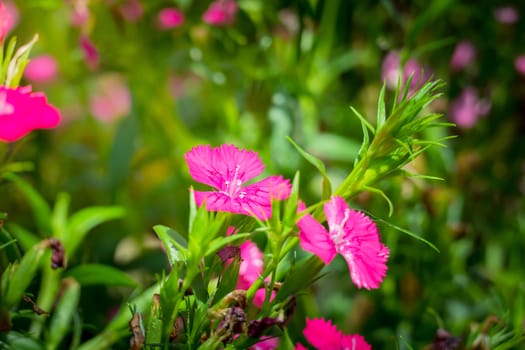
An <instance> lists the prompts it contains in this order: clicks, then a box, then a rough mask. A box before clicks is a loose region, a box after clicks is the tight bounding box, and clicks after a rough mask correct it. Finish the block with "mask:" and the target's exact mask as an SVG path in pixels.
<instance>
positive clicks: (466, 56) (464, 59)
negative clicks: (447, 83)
mask: <svg viewBox="0 0 525 350" xmlns="http://www.w3.org/2000/svg"><path fill="white" fill-rule="evenodd" d="M475 59H476V47H475V46H474V44H472V43H471V42H470V41H460V42H459V43H457V45H456V48H455V49H454V53H453V54H452V58H451V59H450V68H451V69H452V70H454V71H458V70H462V69H464V68H465V67H467V66H468V65H470V64H471V63H472V62H473V61H474V60H475Z"/></svg>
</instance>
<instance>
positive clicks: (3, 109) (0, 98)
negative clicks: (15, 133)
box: [0, 92, 15, 115]
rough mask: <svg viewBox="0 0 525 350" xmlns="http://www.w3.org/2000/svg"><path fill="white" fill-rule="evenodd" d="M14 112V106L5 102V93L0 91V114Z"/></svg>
mask: <svg viewBox="0 0 525 350" xmlns="http://www.w3.org/2000/svg"><path fill="white" fill-rule="evenodd" d="M14 112H15V106H13V105H12V104H10V103H9V102H7V94H6V93H5V92H4V93H0V114H3V115H9V114H13V113H14Z"/></svg>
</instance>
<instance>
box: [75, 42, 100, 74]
mask: <svg viewBox="0 0 525 350" xmlns="http://www.w3.org/2000/svg"><path fill="white" fill-rule="evenodd" d="M80 48H81V49H82V51H84V59H85V60H86V64H87V66H88V67H89V68H90V69H92V70H95V69H97V68H98V66H99V64H100V55H99V53H98V50H97V48H96V47H95V45H94V44H93V42H92V41H91V39H89V38H88V37H87V36H85V35H82V36H81V37H80Z"/></svg>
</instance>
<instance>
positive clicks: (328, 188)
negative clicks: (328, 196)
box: [286, 137, 332, 193]
mask: <svg viewBox="0 0 525 350" xmlns="http://www.w3.org/2000/svg"><path fill="white" fill-rule="evenodd" d="M286 139H287V140H288V141H289V142H290V143H291V144H292V145H293V146H294V147H295V149H297V152H299V154H300V155H301V156H302V157H303V158H304V159H306V161H307V162H309V163H310V164H312V165H313V166H314V167H315V168H316V169H317V170H318V171H319V173H321V175H322V176H323V193H325V192H328V193H331V192H332V183H331V181H330V178H329V177H328V174H327V173H326V167H325V165H324V163H323V162H322V161H321V160H320V159H319V158H317V157H315V156H313V155H312V154H310V153H308V152H306V151H305V150H304V149H302V148H301V147H300V146H299V145H298V144H297V143H295V141H294V140H292V138H291V137H286Z"/></svg>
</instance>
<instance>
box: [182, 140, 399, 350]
mask: <svg viewBox="0 0 525 350" xmlns="http://www.w3.org/2000/svg"><path fill="white" fill-rule="evenodd" d="M185 159H186V162H187V164H188V166H189V171H190V174H191V176H192V178H193V179H194V180H195V181H198V182H200V183H203V184H206V185H209V186H211V187H213V189H214V190H213V191H194V196H195V201H196V203H197V205H202V204H203V203H205V205H206V209H207V210H209V211H223V212H230V213H235V214H243V215H249V216H253V217H256V218H258V219H259V220H267V219H269V218H270V217H271V215H272V201H273V200H284V199H286V198H288V197H289V195H290V191H291V186H290V182H289V181H288V180H287V179H284V178H283V177H282V176H269V177H266V178H264V179H263V180H260V181H258V182H254V183H252V184H248V185H246V182H248V181H249V180H250V179H252V178H254V177H256V176H258V175H260V174H261V173H262V171H263V169H264V165H263V163H262V161H261V160H260V159H259V157H258V155H257V153H255V152H253V151H248V150H242V149H238V148H237V147H236V146H234V145H221V146H219V147H213V148H212V147H210V146H209V145H204V146H202V145H201V146H197V147H194V148H192V149H191V150H190V151H189V152H187V153H186V154H185ZM304 210H305V205H304V204H303V203H300V205H299V211H300V215H301V214H302V216H301V217H300V219H299V220H298V222H297V225H298V228H299V241H300V244H301V246H302V247H303V249H304V250H306V251H308V252H311V253H314V254H316V255H317V256H318V257H319V258H320V259H321V260H322V261H323V262H324V263H325V264H329V263H330V262H331V261H332V260H333V259H334V257H335V255H336V254H337V253H339V254H341V255H342V256H343V257H344V259H345V260H346V262H347V264H348V267H349V270H350V277H351V279H352V281H353V282H354V284H355V285H356V286H357V287H358V288H366V289H371V288H378V287H379V284H380V283H381V282H382V280H383V279H384V277H385V274H386V270H387V266H386V262H387V259H388V256H389V250H388V248H387V247H386V246H385V245H383V244H382V243H381V242H380V237H379V233H378V230H377V227H376V225H375V224H374V222H373V221H372V220H371V219H370V218H369V217H367V216H366V215H364V214H363V213H361V212H358V211H355V210H352V209H350V208H349V207H348V205H347V203H346V202H345V200H344V199H343V198H341V197H338V196H333V197H332V198H331V199H330V200H329V201H328V202H326V203H325V205H324V211H325V214H326V219H327V222H328V230H327V229H326V228H325V227H324V226H323V225H321V223H319V222H318V221H317V220H315V218H314V217H313V216H311V215H310V214H305V213H304ZM240 249H241V257H242V259H243V260H244V261H243V263H242V264H241V268H240V277H239V282H238V285H237V287H238V288H242V289H247V288H249V286H250V285H251V284H252V283H253V282H254V281H255V280H256V279H257V278H258V277H259V276H260V274H261V273H262V270H263V262H264V259H263V258H264V255H263V253H262V252H261V251H260V249H259V248H258V247H257V245H256V244H255V243H254V242H252V241H249V240H248V241H246V242H245V243H243V244H242V245H241V247H240ZM256 299H257V298H256ZM262 300H263V299H262V298H260V299H259V301H257V300H256V301H255V304H256V305H257V304H260V303H261V301H262ZM316 332H322V333H323V334H324V335H325V336H329V337H330V338H329V339H328V340H327V338H322V339H323V342H326V341H329V342H331V344H332V343H334V344H335V343H337V344H340V345H341V346H343V348H346V347H347V346H348V347H349V348H352V349H369V348H370V347H369V345H368V344H367V343H366V342H365V341H364V339H363V338H362V337H360V336H357V335H356V336H350V335H349V336H345V335H343V334H342V333H341V332H340V331H337V330H336V329H335V326H332V325H331V324H330V322H328V323H326V322H324V321H322V320H309V321H307V328H306V329H305V336H306V338H307V339H308V340H309V341H310V343H312V344H313V345H314V346H316V347H317V348H318V349H332V348H335V347H326V346H324V345H320V343H319V342H318V341H316V340H315V338H316V336H315V334H317V333H316ZM352 346H353V347H352ZM300 348H301V345H298V349H300ZM337 348H339V347H337Z"/></svg>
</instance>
